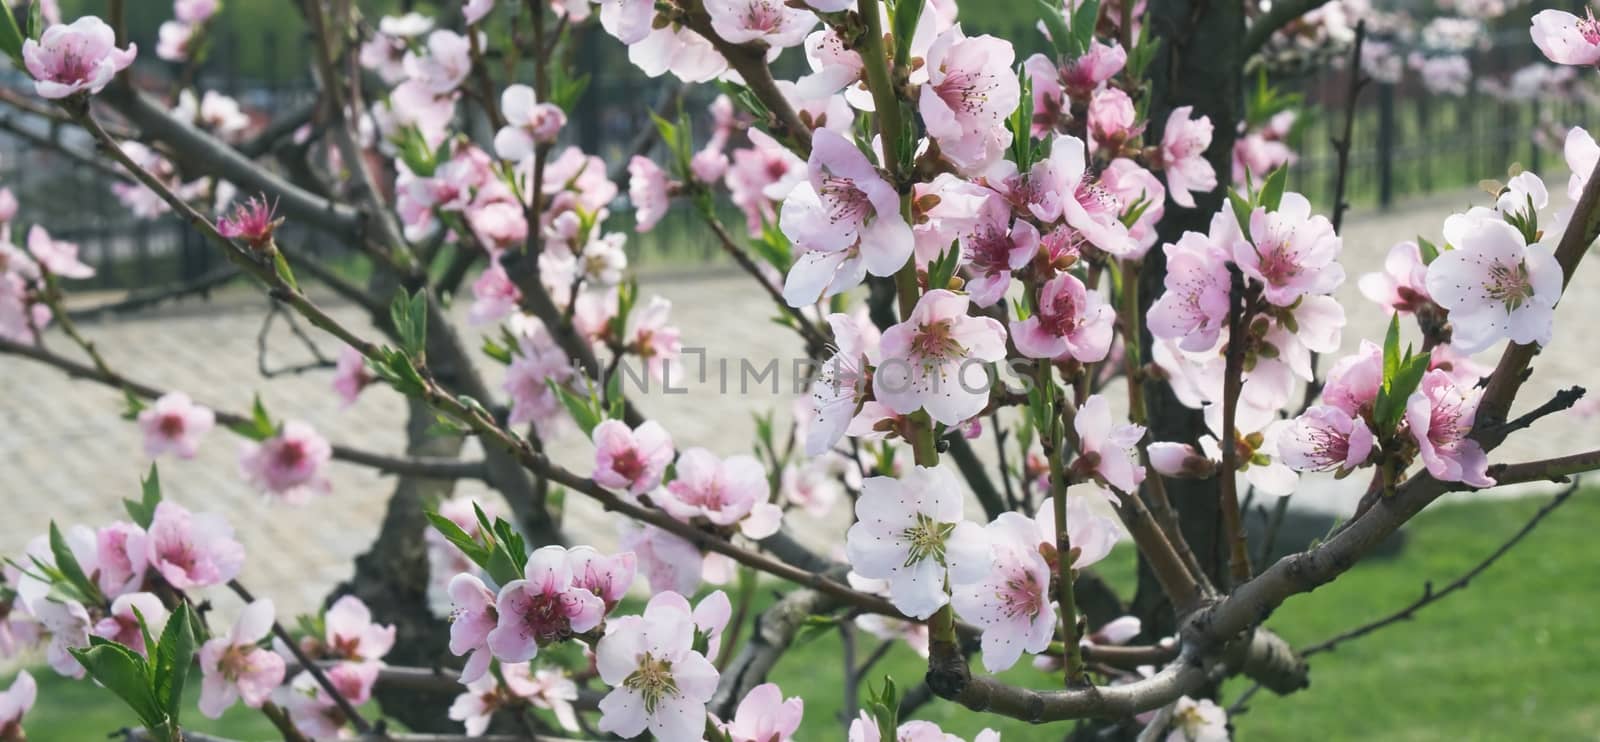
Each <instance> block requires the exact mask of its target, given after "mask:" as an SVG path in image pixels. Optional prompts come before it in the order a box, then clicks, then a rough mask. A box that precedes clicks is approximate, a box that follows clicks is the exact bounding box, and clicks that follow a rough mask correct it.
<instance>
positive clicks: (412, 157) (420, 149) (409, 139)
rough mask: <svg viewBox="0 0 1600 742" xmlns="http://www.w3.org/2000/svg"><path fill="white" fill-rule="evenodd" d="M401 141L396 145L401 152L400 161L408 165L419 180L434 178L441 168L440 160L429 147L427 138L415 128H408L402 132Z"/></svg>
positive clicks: (407, 167)
mask: <svg viewBox="0 0 1600 742" xmlns="http://www.w3.org/2000/svg"><path fill="white" fill-rule="evenodd" d="M399 139H400V140H399V141H398V142H396V143H395V148H396V149H397V150H399V154H400V161H401V162H404V163H405V164H406V169H408V170H410V171H411V172H412V173H413V174H415V175H416V176H417V177H419V178H428V177H432V176H433V173H434V171H435V170H437V169H438V167H439V158H436V157H435V156H434V150H433V148H432V147H429V146H428V140H427V138H425V137H423V136H422V132H421V131H420V130H419V129H417V127H415V126H407V127H406V128H404V129H401V130H400V138H399Z"/></svg>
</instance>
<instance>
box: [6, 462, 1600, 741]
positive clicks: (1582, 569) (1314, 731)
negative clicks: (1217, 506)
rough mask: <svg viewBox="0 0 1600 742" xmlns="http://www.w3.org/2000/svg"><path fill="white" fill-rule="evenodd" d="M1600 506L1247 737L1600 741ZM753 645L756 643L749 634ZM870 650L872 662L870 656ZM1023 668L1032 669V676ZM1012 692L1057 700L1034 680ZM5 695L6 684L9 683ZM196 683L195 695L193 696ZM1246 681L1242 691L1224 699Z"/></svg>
mask: <svg viewBox="0 0 1600 742" xmlns="http://www.w3.org/2000/svg"><path fill="white" fill-rule="evenodd" d="M1540 504H1541V501H1540V500H1537V499H1524V500H1517V501H1510V502H1496V503H1475V504H1469V505H1453V506H1442V507H1438V508H1436V509H1435V510H1433V511H1430V512H1427V513H1424V514H1423V515H1422V516H1420V517H1419V518H1418V519H1417V521H1416V522H1415V523H1414V524H1413V525H1412V526H1411V527H1410V533H1409V538H1408V540H1407V541H1406V544H1405V548H1404V549H1403V550H1402V551H1401V553H1400V555H1399V556H1398V557H1395V558H1392V559H1385V560H1376V561H1370V562H1367V563H1364V564H1362V565H1361V566H1359V567H1357V569H1356V570H1355V571H1354V572H1352V573H1351V574H1350V575H1348V576H1347V577H1346V578H1345V579H1342V580H1339V581H1338V582H1336V583H1335V584H1333V585H1329V586H1327V587H1324V588H1322V589H1320V590H1318V591H1317V592H1315V593H1313V594H1311V595H1303V596H1299V597H1297V598H1295V599H1292V600H1291V601H1290V602H1289V603H1287V604H1286V605H1284V606H1283V607H1282V608H1281V609H1279V610H1278V612H1277V613H1276V614H1275V615H1274V616H1273V617H1272V620H1271V621H1270V624H1269V625H1271V626H1272V628H1273V629H1275V630H1276V631H1278V632H1279V633H1281V634H1283V635H1284V636H1285V637H1286V638H1287V639H1289V641H1290V642H1291V643H1294V644H1297V645H1303V644H1308V643H1311V642H1315V641H1319V640H1321V639H1323V638H1326V637H1327V636H1330V635H1332V634H1335V633H1338V632H1340V631H1343V630H1345V629H1348V628H1351V627H1353V626H1355V625H1358V624H1361V623H1364V622H1366V621H1368V620H1370V619H1372V618H1375V617H1377V616H1380V615H1383V614H1385V613H1387V612H1390V611H1392V610H1394V609H1396V608H1398V607H1400V606H1402V605H1404V604H1405V603H1407V602H1409V601H1411V600H1413V599H1414V598H1416V597H1417V595H1418V594H1419V593H1420V591H1421V590H1422V585H1423V583H1424V582H1425V581H1427V580H1433V581H1434V582H1435V583H1436V584H1440V585H1442V584H1443V583H1445V582H1448V581H1450V580H1452V579H1454V578H1455V577H1456V576H1457V575H1459V574H1460V573H1462V572H1464V571H1466V570H1467V569H1468V568H1470V567H1471V566H1472V565H1473V564H1475V563H1476V562H1477V561H1478V560H1480V559H1481V558H1482V557H1483V556H1484V555H1485V554H1487V553H1488V552H1490V551H1491V550H1493V549H1494V548H1495V547H1496V546H1498V545H1499V544H1500V543H1501V542H1502V541H1503V540H1504V539H1505V538H1506V537H1508V536H1509V535H1510V534H1511V533H1513V532H1514V531H1515V530H1516V529H1517V528H1519V527H1520V526H1521V524H1522V522H1523V521H1525V520H1526V519H1527V518H1528V517H1529V516H1530V515H1531V514H1532V513H1533V512H1534V511H1535V510H1537V509H1538V507H1539V505H1540ZM1597 521H1600V498H1597V497H1596V493H1594V492H1587V493H1584V494H1582V495H1579V496H1577V497H1575V498H1573V500H1572V501H1571V502H1569V503H1567V504H1566V505H1565V506H1564V507H1563V508H1562V509H1561V510H1560V511H1558V512H1557V513H1556V514H1555V515H1553V516H1552V517H1551V518H1549V519H1547V520H1546V521H1545V522H1544V523H1543V524H1542V525H1541V526H1540V527H1539V529H1538V530H1537V531H1535V532H1534V533H1533V534H1532V535H1531V536H1529V537H1528V539H1527V540H1525V541H1524V542H1523V543H1522V544H1521V545H1519V546H1518V547H1517V548H1516V549H1515V550H1514V551H1512V552H1511V553H1510V554H1509V555H1507V556H1506V557H1505V558H1504V559H1502V560H1501V561H1500V562H1499V563H1497V564H1496V565H1494V566H1493V567H1492V568H1490V570H1489V571H1488V572H1487V573H1485V574H1484V575H1482V576H1480V577H1479V578H1478V579H1477V580H1476V581H1475V582H1474V583H1473V584H1472V585H1471V586H1470V587H1469V588H1468V589H1466V590H1464V591H1462V592H1460V593H1457V594H1455V595H1452V596H1450V597H1449V598H1447V599H1446V600H1444V601H1442V602H1440V603H1437V604H1435V605H1433V606H1430V607H1428V608H1427V609H1425V610H1424V611H1423V612H1422V613H1421V614H1420V615H1419V616H1418V618H1417V619H1416V620H1414V621H1411V622H1408V623H1402V624H1399V625H1395V626H1391V627H1389V628H1387V629H1385V630H1383V631H1381V632H1379V633H1376V634H1374V635H1371V636H1369V637H1366V638H1364V639H1361V640H1358V641H1356V642H1353V643H1350V644H1347V645H1344V646H1343V647H1341V648H1340V649H1338V650H1337V651H1335V652H1332V653H1327V654H1323V655H1320V656H1318V657H1315V658H1314V659H1313V661H1312V663H1311V664H1312V688H1311V689H1310V690H1308V691H1304V692H1301V693H1298V694H1296V695H1293V696H1289V697H1283V698H1279V697H1275V696H1272V695H1270V694H1268V693H1262V694H1259V695H1257V696H1256V698H1255V699H1254V701H1253V702H1252V705H1251V708H1250V710H1249V712H1248V713H1247V714H1245V715H1243V716H1240V717H1239V718H1238V719H1237V720H1236V721H1237V726H1238V735H1237V737H1238V738H1239V739H1242V740H1305V739H1318V740H1345V739H1349V740H1377V739H1382V740H1502V739H1519V740H1544V739H1549V740H1574V739H1597V738H1600V737H1597V736H1596V731H1595V730H1596V729H1597V728H1600V696H1597V694H1596V692H1595V690H1594V689H1595V688H1596V687H1600V665H1597V663H1596V659H1597V658H1600V635H1597V634H1596V632H1595V631H1594V627H1595V619H1594V612H1593V610H1592V609H1593V606H1594V605H1595V602H1594V597H1593V595H1594V591H1595V588H1596V587H1600V576H1597V573H1596V570H1595V557H1594V550H1593V537H1592V533H1593V524H1594V523H1596V522H1597ZM1113 560H1114V561H1113V563H1112V564H1111V565H1110V568H1109V569H1108V570H1107V572H1108V577H1109V578H1110V579H1112V580H1113V581H1115V582H1122V583H1125V582H1126V581H1127V579H1128V576H1129V569H1128V565H1129V563H1130V562H1131V555H1130V554H1129V553H1128V552H1126V551H1125V550H1124V551H1121V552H1119V553H1118V554H1117V555H1114V556H1113ZM747 635H748V634H747ZM873 641H874V640H872V639H871V637H865V638H864V639H863V643H864V644H865V646H864V647H863V648H861V649H860V650H859V652H860V655H861V656H864V655H865V654H866V653H867V652H868V651H870V649H871V647H872V646H873ZM1023 664H1026V663H1023ZM842 673H843V670H842V665H841V663H840V654H839V640H838V637H837V634H836V633H833V632H829V633H827V634H825V635H822V636H821V637H819V638H817V639H815V640H813V641H811V642H809V643H807V644H805V645H803V646H801V647H798V648H796V649H795V650H793V651H791V652H790V653H788V654H787V655H786V656H785V657H784V659H783V660H782V661H781V662H780V663H779V665H778V667H777V668H776V671H775V675H774V680H776V681H777V682H778V683H779V684H780V685H782V686H783V689H784V691H785V692H786V693H787V694H789V695H800V696H803V697H804V698H805V700H806V724H805V727H804V729H803V731H802V733H801V735H800V739H803V740H834V739H840V738H842V736H843V734H842V731H841V728H840V727H839V726H838V725H837V722H836V719H837V718H838V714H839V712H840V708H841V706H842V692H841V691H842V688H843V682H842ZM34 674H35V677H36V678H38V680H39V681H40V692H39V704H38V706H37V707H36V708H35V709H34V710H33V713H32V714H30V715H29V716H28V718H27V720H26V721H27V723H26V727H27V730H28V732H29V736H30V738H32V739H36V740H88V739H98V738H101V737H102V736H103V735H104V734H106V733H107V732H109V731H112V730H115V729H117V728H120V727H122V726H125V725H128V724H130V723H132V719H131V716H130V715H128V714H126V713H124V712H123V709H122V708H121V707H120V706H119V705H117V703H116V701H115V700H114V699H113V698H112V697H111V696H110V694H109V693H107V692H105V691H103V690H100V689H98V688H95V687H94V686H93V685H91V684H88V683H74V682H70V681H65V680H62V679H60V678H58V677H57V676H56V675H55V674H54V673H52V672H50V671H49V670H48V669H41V670H39V671H36V672H35V673H34ZM885 674H887V675H892V676H893V677H894V678H895V680H896V682H897V683H898V684H899V685H900V686H901V687H902V688H908V687H911V686H913V685H915V684H916V683H917V682H918V681H919V680H920V679H921V677H922V664H921V660H920V659H919V658H918V657H916V656H915V655H914V654H912V653H911V652H910V651H909V650H905V649H903V648H896V649H895V650H894V651H892V652H891V653H890V654H889V655H888V656H887V657H886V658H885V659H884V661H883V662H881V663H880V664H879V665H878V666H877V667H876V668H875V670H874V672H873V674H872V680H871V682H872V683H873V684H874V685H876V684H877V683H878V682H880V681H881V679H882V677H883V676H884V675H885ZM1006 677H1007V679H1008V680H1010V681H1012V682H1015V683H1022V684H1029V685H1033V686H1036V687H1041V688H1045V687H1050V685H1051V683H1052V682H1053V680H1054V678H1053V677H1046V676H1045V675H1043V674H1042V673H1038V672H1035V671H1033V670H1032V669H1031V668H1023V669H1016V670H1013V671H1011V672H1010V673H1008V674H1007V676H1006ZM4 682H6V683H9V679H7V680H6V681H4ZM197 686H198V682H196V683H192V684H191V686H190V691H191V695H193V691H194V690H196V689H197ZM1247 686H1248V684H1247V683H1246V682H1244V681H1237V680H1236V681H1233V682H1231V683H1229V685H1228V686H1227V688H1226V689H1225V696H1224V698H1225V700H1231V699H1232V698H1233V697H1235V696H1236V695H1237V694H1238V693H1239V692H1240V691H1242V690H1243V689H1244V688H1245V687H1247ZM188 708H189V710H190V714H189V718H190V720H191V721H192V722H193V728H194V729H196V730H197V731H208V732H215V733H220V734H227V735H229V736H232V737H235V738H240V739H251V740H254V739H270V738H272V730H271V728H270V727H269V726H268V725H267V724H266V723H265V721H264V720H263V719H262V718H261V717H260V716H258V715H254V714H251V713H248V712H247V711H246V710H244V709H242V708H238V707H236V708H235V709H234V710H233V711H232V712H230V713H229V714H228V715H227V716H225V717H224V718H223V719H222V720H221V721H219V722H208V721H207V720H204V719H202V718H201V717H200V716H199V714H198V713H194V711H193V710H194V708H195V707H194V706H193V705H192V704H191V705H190V706H189V707H188ZM923 716H924V718H929V719H933V720H936V721H938V722H939V723H940V724H942V725H944V726H945V728H946V729H947V730H948V731H950V732H953V733H957V734H961V735H963V736H964V737H967V738H970V737H971V735H973V734H974V733H976V732H977V731H978V730H979V729H981V728H982V727H983V726H985V725H991V726H995V727H996V728H999V729H1000V730H1001V731H1002V732H1003V733H1004V734H1005V735H1006V738H1007V739H1010V740H1012V741H1013V742H1017V741H1018V740H1033V739H1042V738H1043V737H1041V735H1040V731H1039V730H1030V729H1029V728H1028V726H1027V725H1024V724H1021V723H1008V722H1006V721H1003V720H999V719H993V718H979V717H975V716H972V715H970V714H967V713H965V712H964V711H962V710H960V709H957V708H955V707H954V706H952V705H950V704H944V703H935V704H931V705H929V706H927V707H925V708H924V710H923Z"/></svg>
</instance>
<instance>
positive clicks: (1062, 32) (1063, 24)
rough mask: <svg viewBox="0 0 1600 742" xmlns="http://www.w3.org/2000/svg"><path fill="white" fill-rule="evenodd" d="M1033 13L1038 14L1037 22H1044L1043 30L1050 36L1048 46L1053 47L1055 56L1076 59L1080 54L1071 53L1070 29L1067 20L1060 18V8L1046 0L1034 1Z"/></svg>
mask: <svg viewBox="0 0 1600 742" xmlns="http://www.w3.org/2000/svg"><path fill="white" fill-rule="evenodd" d="M1034 12H1036V13H1038V14H1039V20H1040V21H1042V22H1044V29H1045V31H1046V32H1048V33H1049V35H1050V45H1051V46H1053V47H1055V50H1056V55H1057V56H1060V57H1069V58H1077V57H1079V56H1081V55H1080V54H1073V53H1072V38H1073V37H1072V29H1070V28H1067V19H1065V18H1062V17H1061V7H1060V6H1059V5H1057V4H1056V3H1052V2H1048V0H1034Z"/></svg>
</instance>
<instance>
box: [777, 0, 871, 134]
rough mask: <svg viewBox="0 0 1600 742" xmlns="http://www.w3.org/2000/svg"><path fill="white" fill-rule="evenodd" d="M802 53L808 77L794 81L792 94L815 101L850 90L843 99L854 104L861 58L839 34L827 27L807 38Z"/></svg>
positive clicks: (861, 76) (860, 77) (861, 70)
mask: <svg viewBox="0 0 1600 742" xmlns="http://www.w3.org/2000/svg"><path fill="white" fill-rule="evenodd" d="M840 1H841V2H842V1H843V0H840ZM851 5H852V7H853V5H854V4H853V3H851ZM805 52H806V63H807V64H809V65H810V66H811V74H809V75H805V76H803V77H801V78H800V79H799V80H796V81H795V92H796V93H797V94H799V95H800V96H801V97H804V98H811V99H817V98H824V97H827V96H830V95H834V94H836V93H838V92H839V91H840V90H845V89H846V88H850V90H851V91H852V92H847V93H846V97H849V98H851V101H852V103H854V102H855V101H856V99H855V98H854V97H851V96H858V95H859V94H856V93H854V92H853V91H855V90H859V86H855V87H852V86H854V85H855V83H859V82H861V81H862V80H864V79H865V76H864V75H865V69H866V65H864V64H863V63H862V61H861V54H860V53H859V52H857V51H856V50H855V49H852V48H849V47H847V46H846V45H845V42H844V39H843V38H842V37H840V35H839V32H838V31H836V30H834V29H833V28H831V27H829V28H824V29H822V30H820V31H817V32H815V33H812V34H811V35H810V36H807V37H806V41H805ZM866 98H867V101H864V102H867V103H870V100H871V96H870V95H868V96H866ZM868 108H869V109H870V108H871V106H870V105H868Z"/></svg>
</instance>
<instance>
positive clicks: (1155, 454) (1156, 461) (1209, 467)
mask: <svg viewBox="0 0 1600 742" xmlns="http://www.w3.org/2000/svg"><path fill="white" fill-rule="evenodd" d="M1145 453H1146V454H1147V455H1149V457H1150V466H1151V467H1153V468H1154V469H1155V470H1156V472H1157V473H1159V474H1161V475H1162V476H1166V477H1173V478H1175V479H1205V478H1207V477H1210V476H1211V475H1212V474H1213V473H1215V472H1216V463H1215V462H1213V461H1211V460H1210V459H1208V458H1206V457H1205V456H1204V455H1203V454H1201V453H1200V452H1199V451H1196V450H1195V448H1194V446H1191V445H1189V444H1187V443H1174V442H1171V441H1156V442H1154V443H1151V444H1150V445H1149V446H1147V447H1146V449H1145Z"/></svg>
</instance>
